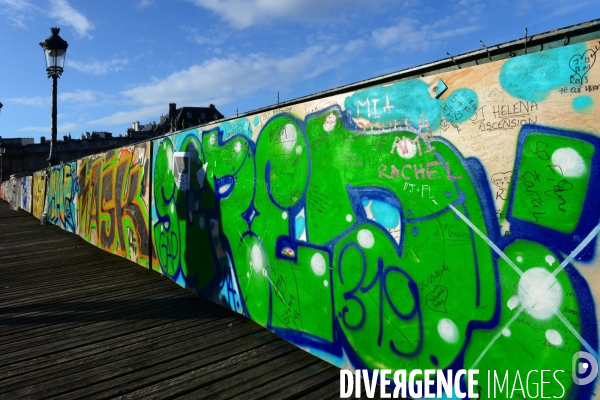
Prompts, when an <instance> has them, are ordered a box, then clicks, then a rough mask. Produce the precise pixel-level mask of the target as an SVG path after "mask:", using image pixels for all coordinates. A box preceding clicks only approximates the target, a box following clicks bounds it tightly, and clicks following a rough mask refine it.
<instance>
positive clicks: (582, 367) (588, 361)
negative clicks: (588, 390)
mask: <svg viewBox="0 0 600 400" xmlns="http://www.w3.org/2000/svg"><path fill="white" fill-rule="evenodd" d="M580 360H581V361H580ZM583 360H585V361H583ZM588 373H589V375H588V376H586V377H584V378H579V376H581V375H585V374H588ZM597 375H598V362H597V361H596V359H595V358H594V357H593V356H592V355H591V354H590V353H587V352H585V351H580V352H577V353H575V354H573V382H575V384H576V385H587V384H588V383H591V382H592V381H593V380H594V379H596V376H597Z"/></svg>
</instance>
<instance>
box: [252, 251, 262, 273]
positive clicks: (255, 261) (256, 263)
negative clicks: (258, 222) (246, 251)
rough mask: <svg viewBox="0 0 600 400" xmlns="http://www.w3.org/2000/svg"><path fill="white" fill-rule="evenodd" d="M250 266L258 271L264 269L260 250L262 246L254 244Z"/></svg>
mask: <svg viewBox="0 0 600 400" xmlns="http://www.w3.org/2000/svg"><path fill="white" fill-rule="evenodd" d="M250 266H251V267H252V269H254V272H256V273H260V272H261V270H262V271H264V269H263V256H262V251H260V247H258V245H257V244H255V245H254V246H252V251H251V252H250Z"/></svg>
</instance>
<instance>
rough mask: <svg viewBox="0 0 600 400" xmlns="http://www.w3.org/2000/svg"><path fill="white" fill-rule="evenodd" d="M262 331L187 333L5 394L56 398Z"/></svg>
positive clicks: (252, 327) (243, 327)
mask: <svg viewBox="0 0 600 400" xmlns="http://www.w3.org/2000/svg"><path fill="white" fill-rule="evenodd" d="M261 331H262V328H261V327H260V326H258V325H257V324H255V323H253V322H251V321H247V322H243V323H240V324H238V325H237V328H236V329H227V325H225V328H224V329H218V330H211V328H210V327H208V328H206V329H201V330H198V331H195V332H190V333H189V334H187V335H181V336H179V335H174V338H173V339H172V340H171V342H169V345H168V346H166V347H160V348H158V349H155V350H149V351H144V352H142V353H140V354H136V356H135V357H130V358H126V359H124V360H120V361H117V362H113V363H111V364H110V368H106V366H104V365H100V366H94V367H93V368H89V369H85V370H83V371H78V372H75V373H71V374H69V375H67V376H61V377H59V378H57V379H53V380H52V381H45V382H40V383H36V384H32V385H29V386H27V387H24V388H22V389H20V390H17V391H13V392H10V393H7V395H8V396H10V398H12V399H17V398H21V397H25V398H29V396H30V395H32V394H35V393H37V392H41V393H43V395H44V396H48V397H49V396H57V395H59V394H64V393H68V392H72V391H73V390H75V389H79V388H83V387H86V386H88V385H90V384H91V383H94V382H101V381H104V380H108V379H111V378H115V377H118V376H121V375H124V374H126V373H129V372H132V371H135V370H138V369H141V368H145V367H149V366H152V365H155V364H159V363H161V362H164V361H168V360H173V359H177V358H178V357H181V356H182V355H185V354H189V353H192V352H199V351H200V350H203V349H211V348H213V347H214V346H216V345H218V344H223V343H227V342H231V341H233V340H234V339H238V338H242V337H245V336H247V335H250V334H251V333H255V332H260V333H261V334H265V332H264V331H262V332H261ZM201 334H202V335H203V337H202V341H201V342H200V341H198V340H193V339H194V338H196V339H197V337H198V336H199V335H201ZM186 340H187V341H186ZM164 344H165V343H164V342H161V343H160V345H159V346H163V345H164ZM38 396H39V394H38Z"/></svg>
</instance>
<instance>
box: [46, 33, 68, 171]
mask: <svg viewBox="0 0 600 400" xmlns="http://www.w3.org/2000/svg"><path fill="white" fill-rule="evenodd" d="M50 32H52V35H51V36H50V37H49V38H48V39H46V40H44V41H43V42H42V43H40V46H42V48H43V49H44V54H45V55H46V71H47V72H48V78H52V120H51V122H52V128H51V132H52V140H51V141H50V156H49V158H48V163H49V164H50V166H51V167H52V166H53V165H56V164H58V156H57V155H56V93H57V80H58V78H60V76H61V75H62V73H63V67H64V65H65V56H66V55H67V47H68V46H69V45H68V44H67V42H66V41H64V40H63V38H61V37H60V36H58V33H59V32H60V28H50Z"/></svg>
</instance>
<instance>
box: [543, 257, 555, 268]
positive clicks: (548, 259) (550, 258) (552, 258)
mask: <svg viewBox="0 0 600 400" xmlns="http://www.w3.org/2000/svg"><path fill="white" fill-rule="evenodd" d="M545 260H546V262H547V263H548V264H550V266H552V264H554V261H556V260H555V259H554V257H552V256H546V258H545Z"/></svg>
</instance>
